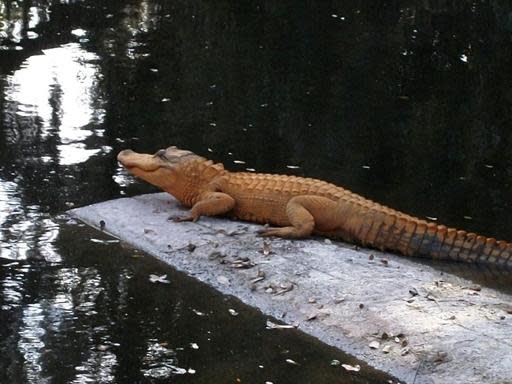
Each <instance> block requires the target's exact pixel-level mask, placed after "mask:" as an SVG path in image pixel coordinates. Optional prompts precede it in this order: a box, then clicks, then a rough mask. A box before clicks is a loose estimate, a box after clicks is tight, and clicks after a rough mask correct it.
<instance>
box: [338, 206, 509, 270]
mask: <svg viewBox="0 0 512 384" xmlns="http://www.w3.org/2000/svg"><path fill="white" fill-rule="evenodd" d="M342 200H343V199H342ZM340 202H341V203H342V204H341V205H342V206H344V209H343V211H344V212H345V213H347V214H348V215H345V216H344V218H345V220H343V221H344V225H345V228H347V229H348V237H349V239H350V240H356V241H358V242H360V243H361V244H363V245H364V246H370V247H373V248H377V249H381V250H389V251H394V252H398V253H401V254H403V255H406V256H416V257H426V258H433V259H443V260H454V261H463V262H468V263H483V264H491V265H501V266H508V267H512V243H508V242H506V241H501V240H500V241H497V240H496V239H494V238H488V237H484V236H480V235H477V234H475V233H471V232H466V231H461V230H457V229H454V228H448V227H446V226H444V225H438V224H436V223H432V222H427V221H425V220H420V219H418V218H416V217H412V216H409V215H406V214H403V213H401V212H398V211H395V210H393V209H390V208H387V207H384V206H382V205H379V204H376V203H373V202H370V201H354V200H345V201H340Z"/></svg>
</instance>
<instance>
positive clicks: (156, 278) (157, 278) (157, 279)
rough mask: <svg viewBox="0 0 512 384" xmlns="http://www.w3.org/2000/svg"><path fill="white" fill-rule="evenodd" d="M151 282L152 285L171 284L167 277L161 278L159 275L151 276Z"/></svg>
mask: <svg viewBox="0 0 512 384" xmlns="http://www.w3.org/2000/svg"><path fill="white" fill-rule="evenodd" d="M149 281H150V282H152V283H163V284H169V283H170V281H169V280H167V275H161V276H158V275H153V274H151V275H149Z"/></svg>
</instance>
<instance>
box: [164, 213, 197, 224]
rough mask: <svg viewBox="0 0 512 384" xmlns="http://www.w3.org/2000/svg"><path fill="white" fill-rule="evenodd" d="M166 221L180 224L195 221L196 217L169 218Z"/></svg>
mask: <svg viewBox="0 0 512 384" xmlns="http://www.w3.org/2000/svg"><path fill="white" fill-rule="evenodd" d="M167 220H171V221H174V222H175V223H181V222H182V221H193V222H196V221H197V217H193V216H192V215H188V216H169V218H168V219H167Z"/></svg>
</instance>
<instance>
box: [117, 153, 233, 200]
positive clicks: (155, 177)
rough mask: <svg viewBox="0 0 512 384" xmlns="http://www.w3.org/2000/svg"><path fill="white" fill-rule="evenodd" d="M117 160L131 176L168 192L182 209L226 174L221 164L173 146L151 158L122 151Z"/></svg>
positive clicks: (142, 154)
mask: <svg viewBox="0 0 512 384" xmlns="http://www.w3.org/2000/svg"><path fill="white" fill-rule="evenodd" d="M117 160H119V162H120V163H121V164H122V165H123V166H124V167H125V168H126V169H127V170H128V171H129V172H130V173H131V174H133V175H134V176H137V177H140V178H141V179H142V180H144V181H147V182H148V183H150V184H152V185H154V186H156V187H159V188H161V189H163V190H164V191H166V192H168V193H170V194H171V195H173V196H174V197H176V198H177V199H178V200H180V201H181V202H182V203H183V204H184V205H186V206H188V205H191V204H192V203H193V201H194V199H195V198H196V197H197V195H198V194H199V193H201V191H202V190H203V188H204V187H205V186H206V185H208V184H209V183H210V182H211V181H212V180H213V179H214V178H215V177H217V176H218V175H219V174H222V173H224V172H226V171H224V167H223V165H222V164H220V163H217V164H214V163H213V161H211V160H206V159H205V158H204V157H201V156H198V155H196V154H195V153H193V152H190V151H187V150H183V149H179V148H177V147H174V146H172V147H169V148H167V149H160V150H159V151H157V152H156V153H155V154H154V155H151V154H145V153H137V152H134V151H132V150H131V149H126V150H124V151H121V152H119V154H118V155H117Z"/></svg>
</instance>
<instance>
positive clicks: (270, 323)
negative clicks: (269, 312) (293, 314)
mask: <svg viewBox="0 0 512 384" xmlns="http://www.w3.org/2000/svg"><path fill="white" fill-rule="evenodd" d="M293 328H297V325H295V324H277V323H274V322H273V321H270V320H267V324H266V329H293Z"/></svg>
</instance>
